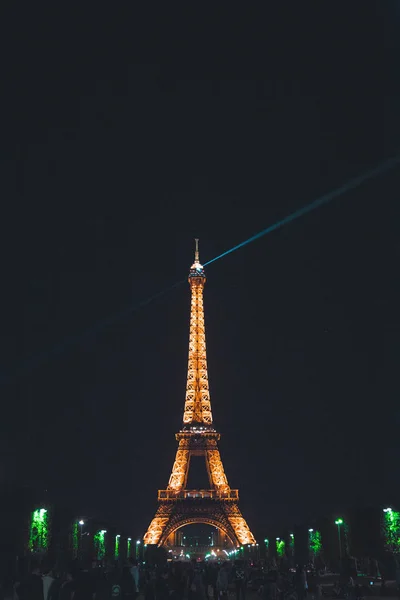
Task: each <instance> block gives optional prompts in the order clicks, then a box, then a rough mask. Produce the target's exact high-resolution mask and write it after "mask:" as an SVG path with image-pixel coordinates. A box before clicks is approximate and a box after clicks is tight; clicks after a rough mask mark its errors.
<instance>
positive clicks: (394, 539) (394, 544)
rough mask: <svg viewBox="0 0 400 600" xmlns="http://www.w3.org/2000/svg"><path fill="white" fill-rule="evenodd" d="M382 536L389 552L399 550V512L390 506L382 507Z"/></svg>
mask: <svg viewBox="0 0 400 600" xmlns="http://www.w3.org/2000/svg"><path fill="white" fill-rule="evenodd" d="M383 537H384V543H385V546H386V548H387V550H389V552H394V553H399V552H400V512H398V511H396V510H393V509H392V508H384V509H383Z"/></svg>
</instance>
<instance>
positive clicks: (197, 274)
mask: <svg viewBox="0 0 400 600" xmlns="http://www.w3.org/2000/svg"><path fill="white" fill-rule="evenodd" d="M205 282H206V276H205V273H204V268H203V266H202V265H201V264H200V260H199V249H198V240H196V251H195V257H194V263H193V264H192V266H191V267H190V271H189V284H190V289H191V310H190V335H189V364H188V375H187V385H186V400H185V410H184V413H183V426H182V429H181V430H180V431H179V433H177V434H176V435H175V437H176V440H177V442H178V449H177V452H176V457H175V462H174V465H173V467H172V473H171V477H170V478H169V483H168V487H167V489H166V490H158V509H157V511H156V514H155V516H154V518H153V520H152V521H151V523H150V525H149V528H148V530H147V533H146V534H145V536H144V538H143V540H144V543H145V544H157V545H158V546H163V545H164V544H166V542H167V540H168V538H169V542H168V543H171V542H172V543H173V538H174V534H175V532H176V531H177V530H178V529H179V528H181V527H183V526H184V525H188V524H190V523H206V524H208V525H212V526H214V527H216V528H217V529H218V530H219V532H220V533H221V534H223V535H224V536H225V537H226V538H228V540H229V541H230V542H231V544H232V545H233V546H239V545H241V544H254V543H255V539H254V536H253V534H252V533H251V531H250V529H249V527H248V525H247V523H246V521H245V519H244V518H243V516H242V513H241V512H240V509H239V504H238V502H239V492H238V490H237V489H231V488H230V487H229V484H228V480H227V477H226V475H225V472H224V467H223V465H222V461H221V457H220V453H219V450H218V441H219V439H220V434H219V433H218V432H217V431H216V430H215V429H214V427H213V424H212V423H213V420H212V413H211V403H210V391H209V387H208V374H207V355H206V336H205V327H204V309H203V289H204V284H205ZM192 456H204V458H205V462H206V467H207V473H208V478H209V483H210V489H208V490H189V489H187V487H186V485H187V478H188V472H189V465H190V459H191V457H192Z"/></svg>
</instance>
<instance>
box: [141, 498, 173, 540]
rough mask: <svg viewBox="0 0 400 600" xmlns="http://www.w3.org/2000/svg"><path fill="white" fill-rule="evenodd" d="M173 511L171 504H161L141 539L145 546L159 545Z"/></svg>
mask: <svg viewBox="0 0 400 600" xmlns="http://www.w3.org/2000/svg"><path fill="white" fill-rule="evenodd" d="M172 510H173V506H172V504H161V505H160V506H159V507H158V509H157V512H156V514H155V516H154V519H153V520H152V521H151V523H150V525H149V528H148V530H147V532H146V534H145V536H144V537H143V541H144V543H145V544H159V543H160V540H161V537H162V535H163V533H164V531H165V528H166V527H167V525H168V521H169V520H170V518H171V513H172Z"/></svg>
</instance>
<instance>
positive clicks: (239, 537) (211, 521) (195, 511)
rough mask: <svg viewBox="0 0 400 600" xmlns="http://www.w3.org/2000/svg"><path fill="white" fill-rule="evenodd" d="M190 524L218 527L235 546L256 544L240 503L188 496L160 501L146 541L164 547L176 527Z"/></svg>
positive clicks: (145, 537) (145, 538)
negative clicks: (181, 498) (182, 498)
mask: <svg viewBox="0 0 400 600" xmlns="http://www.w3.org/2000/svg"><path fill="white" fill-rule="evenodd" d="M191 523H205V524H207V525H213V526H214V527H217V528H218V529H219V530H220V531H221V532H223V533H224V534H225V535H226V537H227V538H228V540H229V541H230V543H231V544H232V546H234V547H237V546H240V545H241V544H248V543H254V537H253V535H252V534H251V532H250V530H249V528H248V526H247V523H246V521H245V520H244V518H243V517H242V514H241V512H240V509H239V506H238V504H237V502H235V501H229V500H222V499H211V498H188V497H187V496H186V498H185V499H184V500H175V501H167V502H160V504H159V506H158V509H157V512H156V514H155V517H154V519H153V520H152V521H151V523H150V527H149V529H148V531H147V533H146V535H145V536H144V542H145V543H146V544H157V545H158V546H164V545H165V544H166V542H167V540H168V539H169V538H170V536H171V535H172V534H173V533H174V532H175V531H176V530H177V529H179V528H180V527H183V526H184V525H189V524H191Z"/></svg>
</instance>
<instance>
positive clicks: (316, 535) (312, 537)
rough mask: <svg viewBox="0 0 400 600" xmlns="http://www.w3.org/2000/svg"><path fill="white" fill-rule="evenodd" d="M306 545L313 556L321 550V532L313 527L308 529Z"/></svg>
mask: <svg viewBox="0 0 400 600" xmlns="http://www.w3.org/2000/svg"><path fill="white" fill-rule="evenodd" d="M308 547H309V550H310V552H311V554H312V555H313V556H314V557H315V556H318V555H319V554H320V553H321V551H322V539H321V533H320V532H319V531H317V530H314V529H309V530H308Z"/></svg>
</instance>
